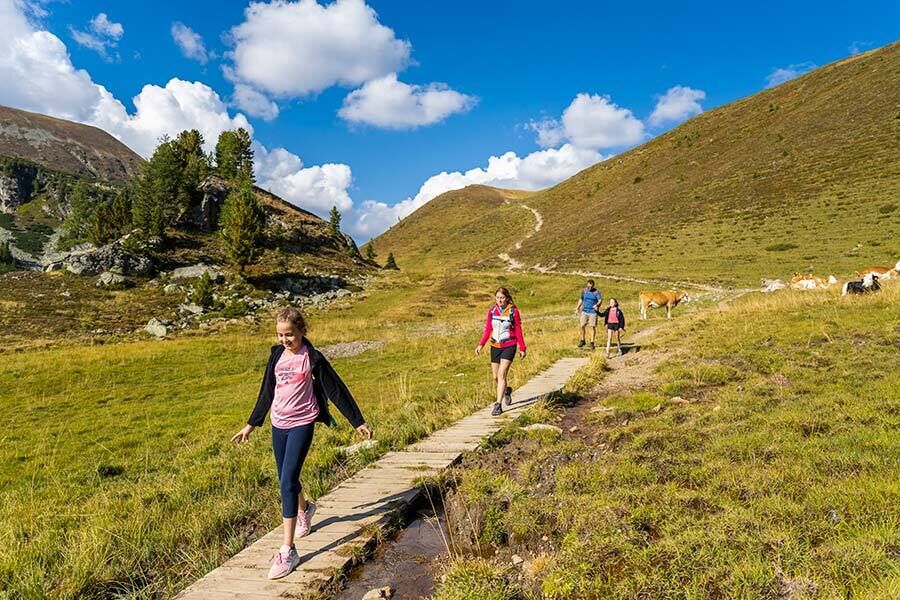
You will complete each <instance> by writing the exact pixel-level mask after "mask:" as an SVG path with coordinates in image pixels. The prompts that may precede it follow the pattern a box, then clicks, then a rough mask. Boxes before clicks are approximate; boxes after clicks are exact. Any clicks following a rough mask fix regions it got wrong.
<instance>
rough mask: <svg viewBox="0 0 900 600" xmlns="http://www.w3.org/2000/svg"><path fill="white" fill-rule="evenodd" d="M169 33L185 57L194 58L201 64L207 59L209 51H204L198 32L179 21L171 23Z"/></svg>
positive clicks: (204, 47)
mask: <svg viewBox="0 0 900 600" xmlns="http://www.w3.org/2000/svg"><path fill="white" fill-rule="evenodd" d="M171 33H172V39H173V40H175V44H176V45H177V46H178V48H179V49H180V50H181V53H182V54H183V55H184V56H185V57H186V58H189V59H191V60H196V61H197V62H199V63H200V64H203V65H205V64H206V63H207V62H208V61H209V58H210V56H209V53H208V52H207V51H206V46H205V45H204V43H203V38H202V37H201V36H200V34H199V33H197V32H196V31H194V30H193V29H191V28H190V27H188V26H187V25H185V24H184V23H182V22H181V21H175V22H174V23H172V29H171Z"/></svg>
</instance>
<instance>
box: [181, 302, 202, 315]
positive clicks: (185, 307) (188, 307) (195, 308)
mask: <svg viewBox="0 0 900 600" xmlns="http://www.w3.org/2000/svg"><path fill="white" fill-rule="evenodd" d="M205 310H206V309H204V308H203V307H202V306H200V305H199V304H193V303H191V304H179V305H178V312H180V313H187V314H191V315H202V314H203V312H204V311H205Z"/></svg>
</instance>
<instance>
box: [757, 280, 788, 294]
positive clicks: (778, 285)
mask: <svg viewBox="0 0 900 600" xmlns="http://www.w3.org/2000/svg"><path fill="white" fill-rule="evenodd" d="M759 283H760V285H761V286H762V290H761V291H762V292H763V293H764V294H765V293H769V292H776V291H778V290H783V289H785V288H787V286H788V284H786V283H785V282H784V281H782V280H781V279H760V280H759Z"/></svg>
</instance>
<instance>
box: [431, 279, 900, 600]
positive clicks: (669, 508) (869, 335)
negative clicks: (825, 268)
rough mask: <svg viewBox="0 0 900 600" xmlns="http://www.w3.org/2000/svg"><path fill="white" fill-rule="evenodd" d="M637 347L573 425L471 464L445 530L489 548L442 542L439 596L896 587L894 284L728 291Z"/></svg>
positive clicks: (740, 594) (804, 592) (898, 400)
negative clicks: (619, 382)
mask: <svg viewBox="0 0 900 600" xmlns="http://www.w3.org/2000/svg"><path fill="white" fill-rule="evenodd" d="M645 350H649V351H651V352H652V351H654V350H655V351H660V352H663V351H665V354H664V355H663V357H662V360H661V362H659V364H658V365H657V366H656V367H655V369H654V370H653V371H652V372H651V373H648V375H649V376H650V377H651V379H650V381H648V382H647V385H645V386H644V387H643V389H631V390H624V391H620V392H617V393H614V394H612V395H606V394H599V393H597V392H590V391H589V392H587V393H585V394H584V397H583V398H582V401H581V403H580V404H576V405H575V407H574V408H572V409H569V411H568V414H569V416H568V418H569V419H571V418H573V416H572V415H573V414H574V415H580V416H576V417H575V418H576V419H577V422H578V424H579V428H580V430H579V431H578V432H577V433H575V434H572V433H571V432H570V431H569V430H568V429H566V428H564V429H563V434H562V435H561V436H560V435H556V436H541V437H539V438H537V439H535V438H529V437H528V435H526V434H525V432H523V431H521V430H520V429H519V428H518V427H517V426H516V424H513V425H512V426H511V427H509V428H508V430H506V431H505V433H504V434H503V435H501V436H500V437H501V443H500V444H498V446H499V447H498V448H497V449H495V450H494V451H493V452H492V453H489V454H486V455H481V456H480V457H478V456H476V457H474V458H471V459H470V461H469V466H468V467H467V468H463V469H462V470H461V473H460V474H459V476H458V482H457V483H458V485H457V487H456V488H455V489H456V491H455V492H454V493H452V494H451V497H452V498H454V499H455V503H448V504H447V505H448V506H449V507H455V509H456V513H457V514H458V515H459V514H462V515H464V518H462V519H456V520H455V522H457V528H456V531H455V536H456V538H457V539H470V541H471V543H472V544H474V545H476V546H477V547H478V548H479V549H480V553H481V555H491V554H492V553H493V552H496V553H497V556H496V558H495V559H494V560H490V561H486V560H484V559H483V558H473V557H472V555H471V553H465V552H458V553H457V554H456V556H455V560H453V561H451V563H450V564H449V566H448V568H447V570H446V571H445V578H444V579H443V583H442V584H441V585H440V586H439V588H438V591H437V593H436V594H435V598H436V599H438V600H451V599H453V600H455V599H462V598H491V599H498V600H503V599H512V598H526V599H528V598H550V599H578V598H623V599H624V598H686V599H687V598H690V599H701V598H704V599H707V598H708V599H712V598H766V599H784V598H792V599H799V598H829V599H830V598H866V599H884V600H887V599H893V598H898V597H900V481H898V478H897V474H898V473H900V436H898V431H900V284H898V282H896V281H891V282H888V283H887V284H886V285H885V289H884V290H883V291H882V292H881V293H880V294H878V295H871V296H865V297H860V296H849V297H844V298H841V297H840V296H839V293H838V292H837V291H836V290H828V291H821V292H790V291H786V292H780V293H776V294H772V295H761V294H752V295H748V296H744V297H742V298H740V299H738V300H736V301H735V302H734V303H733V304H732V305H731V306H728V307H725V308H723V309H721V310H702V311H695V312H693V313H692V314H690V315H686V316H685V317H683V318H680V319H678V320H677V321H674V322H673V323H672V326H671V327H666V328H662V329H660V330H659V331H658V332H657V334H655V336H654V340H653V343H652V344H651V345H649V346H646V347H645ZM624 360H626V361H627V360H628V358H627V356H626V358H625V359H624ZM675 397H679V398H680V399H677V400H675V401H674V402H672V401H670V400H671V399H672V398H675ZM589 408H594V409H595V410H593V411H591V410H588V409H589ZM562 410H563V409H562V408H559V407H557V408H555V409H553V408H552V407H547V406H542V407H539V409H538V412H537V414H535V415H530V416H529V415H524V416H523V417H524V418H523V420H522V422H523V423H527V422H529V421H534V420H541V421H543V422H553V419H554V418H555V417H557V416H558V417H560V418H561V417H562ZM568 423H571V421H567V424H568ZM498 455H499V456H498ZM448 515H451V516H452V511H450V510H449V509H448ZM450 521H451V522H454V519H450ZM459 523H461V524H459ZM513 554H518V555H519V556H521V557H523V558H524V559H525V562H524V563H523V564H522V566H521V568H516V567H512V566H510V564H511V559H510V557H511V556H512V555H513Z"/></svg>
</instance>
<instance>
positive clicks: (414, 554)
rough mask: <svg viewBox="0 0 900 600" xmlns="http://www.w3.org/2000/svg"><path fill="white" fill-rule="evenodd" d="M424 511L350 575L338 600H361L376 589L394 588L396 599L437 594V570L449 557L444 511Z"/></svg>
mask: <svg viewBox="0 0 900 600" xmlns="http://www.w3.org/2000/svg"><path fill="white" fill-rule="evenodd" d="M435 508H436V509H437V512H435V510H433V509H432V507H431V506H427V507H420V508H419V510H418V511H417V512H416V513H415V515H414V517H413V521H412V522H411V523H410V524H409V525H408V526H407V527H406V528H405V529H403V530H402V531H401V532H400V533H399V534H398V535H397V537H396V538H395V539H394V540H392V541H390V542H387V543H386V544H384V545H383V546H382V547H381V548H380V549H379V550H378V552H377V553H376V554H375V556H374V557H373V558H372V559H371V560H370V561H368V562H366V563H365V564H364V565H362V566H361V567H360V568H359V569H357V570H356V571H354V572H353V573H351V574H350V580H349V581H348V582H347V585H346V587H345V588H344V590H343V591H341V592H339V593H338V594H337V595H336V596H335V597H334V600H360V598H362V597H363V595H364V594H365V593H366V592H368V591H369V590H371V589H373V588H382V587H386V586H390V587H391V588H393V589H394V598H396V599H398V600H399V599H402V600H419V599H422V598H427V597H429V596H430V595H431V594H432V593H433V592H434V584H435V577H436V574H437V569H438V567H439V566H440V564H441V563H442V560H441V559H443V558H445V557H446V556H447V547H446V546H445V545H444V538H443V537H442V535H441V532H443V534H444V535H446V531H447V530H446V526H445V524H444V512H443V509H442V507H440V506H438V507H435Z"/></svg>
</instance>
